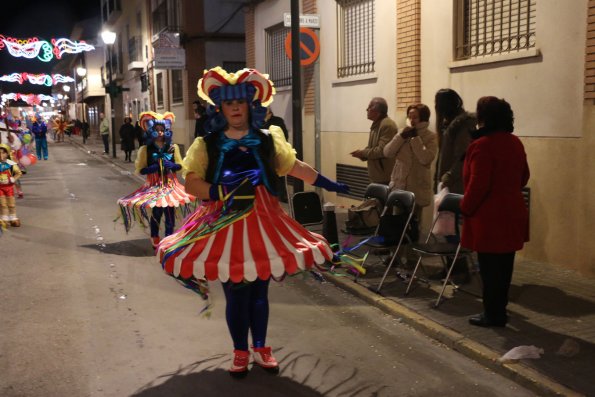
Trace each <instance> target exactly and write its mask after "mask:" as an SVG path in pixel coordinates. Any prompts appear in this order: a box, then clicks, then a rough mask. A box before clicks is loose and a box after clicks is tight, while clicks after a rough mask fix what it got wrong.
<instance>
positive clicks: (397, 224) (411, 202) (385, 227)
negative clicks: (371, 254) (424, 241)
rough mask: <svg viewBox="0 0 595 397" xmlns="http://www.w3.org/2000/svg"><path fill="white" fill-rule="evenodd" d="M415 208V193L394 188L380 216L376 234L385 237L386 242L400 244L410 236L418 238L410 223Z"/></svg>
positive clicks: (410, 237) (414, 238)
mask: <svg viewBox="0 0 595 397" xmlns="http://www.w3.org/2000/svg"><path fill="white" fill-rule="evenodd" d="M414 208H415V195H414V194H413V193H412V192H408V191H405V190H393V191H392V192H390V193H389V194H388V198H387V200H386V205H385V206H384V210H383V211H382V215H381V216H380V222H379V224H378V228H377V229H376V235H378V236H382V237H383V238H384V241H385V244H396V243H398V244H399V245H400V244H401V242H402V241H403V239H404V238H405V236H406V235H407V236H408V239H412V240H417V236H413V235H412V231H411V230H410V229H411V228H410V227H409V224H410V222H411V218H412V216H413V210H414Z"/></svg>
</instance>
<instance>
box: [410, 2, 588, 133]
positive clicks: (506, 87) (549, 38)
mask: <svg viewBox="0 0 595 397" xmlns="http://www.w3.org/2000/svg"><path fill="white" fill-rule="evenodd" d="M453 3H454V2H453V1H435V0H424V1H422V5H421V52H422V58H421V59H422V74H421V81H422V101H423V102H424V103H426V104H428V105H430V107H431V108H433V103H434V94H435V93H436V91H437V90H438V89H440V88H447V87H449V88H453V89H454V90H456V91H457V92H459V94H460V95H461V97H462V98H463V100H464V102H465V108H466V109H467V110H471V111H472V110H474V109H475V104H476V102H477V99H479V98H480V97H482V96H485V95H494V96H497V97H503V98H505V99H506V100H507V101H508V102H510V104H511V106H512V108H513V111H514V112H515V119H516V120H515V133H516V134H517V135H520V136H533V137H539V136H543V137H580V136H582V132H581V128H582V108H583V102H582V90H583V87H584V62H585V56H584V51H585V40H586V20H587V0H573V1H569V2H559V1H553V0H545V1H539V2H537V14H536V43H537V44H536V47H537V49H538V50H539V51H540V53H541V55H540V56H538V57H532V58H525V59H518V60H514V61H507V62H500V63H485V64H482V65H475V66H468V67H463V68H457V69H449V67H448V65H449V63H450V62H452V61H453V30H454V29H453V21H454V19H453ZM488 60H489V59H488V58H487V57H486V61H488Z"/></svg>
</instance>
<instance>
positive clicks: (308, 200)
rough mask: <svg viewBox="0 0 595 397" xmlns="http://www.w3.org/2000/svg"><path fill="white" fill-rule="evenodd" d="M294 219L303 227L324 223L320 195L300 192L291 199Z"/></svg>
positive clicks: (312, 192)
mask: <svg viewBox="0 0 595 397" xmlns="http://www.w3.org/2000/svg"><path fill="white" fill-rule="evenodd" d="M291 208H292V214H293V219H295V220H296V221H298V223H300V224H301V225H303V226H309V225H319V224H322V223H323V221H324V213H323V211H322V201H321V200H320V196H319V195H318V193H316V192H314V191H311V192H298V193H295V194H294V195H293V196H292V197H291Z"/></svg>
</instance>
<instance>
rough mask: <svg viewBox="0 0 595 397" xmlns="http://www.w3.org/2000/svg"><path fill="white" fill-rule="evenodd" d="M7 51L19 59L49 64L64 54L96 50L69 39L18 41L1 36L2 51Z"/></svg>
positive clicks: (0, 46) (82, 42)
mask: <svg viewBox="0 0 595 397" xmlns="http://www.w3.org/2000/svg"><path fill="white" fill-rule="evenodd" d="M50 43H51V44H50ZM5 48H6V49H7V50H8V52H9V53H10V55H12V56H13V57H17V58H27V59H34V58H37V59H39V60H40V61H43V62H49V61H51V60H52V59H53V58H54V57H56V58H57V59H61V58H62V55H64V54H78V53H81V52H84V51H93V50H94V49H95V47H94V46H92V45H91V44H87V43H86V42H84V41H78V42H77V41H72V40H70V39H67V38H59V39H51V41H50V42H48V41H46V40H40V39H39V38H37V37H31V38H28V39H17V38H14V37H6V36H4V35H1V34H0V50H3V49H5Z"/></svg>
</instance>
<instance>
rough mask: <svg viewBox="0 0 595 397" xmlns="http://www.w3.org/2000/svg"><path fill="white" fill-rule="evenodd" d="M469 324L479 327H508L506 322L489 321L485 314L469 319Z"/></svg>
mask: <svg viewBox="0 0 595 397" xmlns="http://www.w3.org/2000/svg"><path fill="white" fill-rule="evenodd" d="M469 324H471V325H475V326H477V327H506V320H501V321H494V320H491V319H488V318H487V317H486V316H485V314H483V313H482V314H478V315H476V316H473V317H469Z"/></svg>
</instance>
